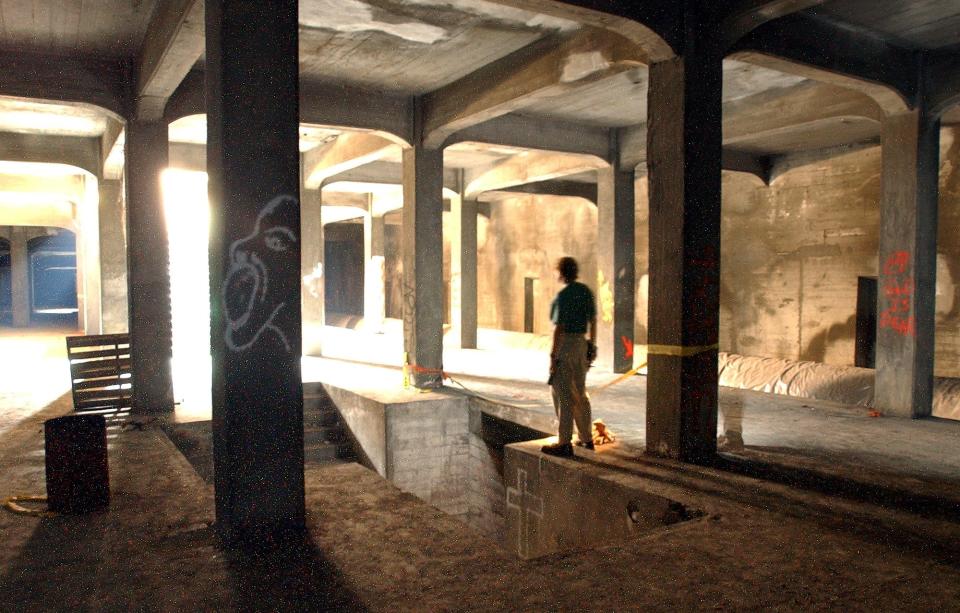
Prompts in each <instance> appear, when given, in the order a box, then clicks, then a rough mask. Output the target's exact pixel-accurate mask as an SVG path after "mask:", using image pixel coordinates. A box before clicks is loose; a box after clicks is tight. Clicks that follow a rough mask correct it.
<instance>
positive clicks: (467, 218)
mask: <svg viewBox="0 0 960 613" xmlns="http://www.w3.org/2000/svg"><path fill="white" fill-rule="evenodd" d="M450 212H451V214H452V219H453V236H452V239H453V240H452V243H451V245H450V283H451V288H450V298H451V300H450V303H451V304H450V309H451V316H452V317H451V319H452V321H451V323H452V327H453V329H454V330H456V331H457V332H458V334H459V336H460V347H461V348H463V349H476V348H477V201H476V200H465V199H464V198H463V197H462V196H461V197H459V198H454V199H452V200H451V203H450Z"/></svg>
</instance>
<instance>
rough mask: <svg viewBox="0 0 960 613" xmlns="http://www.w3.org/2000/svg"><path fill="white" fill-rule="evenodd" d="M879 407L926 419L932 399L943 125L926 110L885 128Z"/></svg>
mask: <svg viewBox="0 0 960 613" xmlns="http://www.w3.org/2000/svg"><path fill="white" fill-rule="evenodd" d="M881 139H882V148H883V149H882V150H883V154H882V155H883V192H882V193H883V196H882V200H881V203H880V270H879V273H880V275H879V288H878V289H879V291H878V292H877V313H878V314H877V346H876V365H877V371H876V405H877V407H878V408H880V409H882V410H883V411H884V412H887V413H890V414H894V415H901V416H904V417H926V416H929V415H930V413H931V410H932V402H933V352H934V335H935V322H934V318H935V306H936V305H935V300H936V283H937V279H936V272H937V189H938V185H937V181H938V171H939V164H940V124H939V122H938V121H935V120H930V119H929V118H928V117H926V116H925V115H924V113H923V111H922V110H915V111H910V112H908V113H903V114H900V115H896V116H893V117H887V118H886V120H885V122H884V125H883V129H882V133H881Z"/></svg>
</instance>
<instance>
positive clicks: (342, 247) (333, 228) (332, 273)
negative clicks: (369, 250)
mask: <svg viewBox="0 0 960 613" xmlns="http://www.w3.org/2000/svg"><path fill="white" fill-rule="evenodd" d="M323 241H324V245H323V261H324V269H325V274H324V277H325V279H326V281H325V282H324V283H325V284H324V290H325V292H326V294H325V295H326V302H325V304H326V310H327V313H331V314H334V313H339V314H341V315H361V316H362V315H363V276H364V275H363V269H364V266H363V224H359V223H351V222H340V223H332V224H329V225H326V226H324V228H323Z"/></svg>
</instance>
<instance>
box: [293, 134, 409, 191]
mask: <svg viewBox="0 0 960 613" xmlns="http://www.w3.org/2000/svg"><path fill="white" fill-rule="evenodd" d="M399 148H400V146H399V145H397V144H396V143H395V142H393V141H390V140H388V139H386V138H384V137H382V136H378V135H376V134H372V133H363V132H349V133H344V134H341V135H340V136H338V137H337V138H335V139H334V140H332V141H331V142H329V143H326V144H324V145H321V146H319V147H316V148H314V149H311V150H309V151H307V152H306V153H304V154H303V176H304V186H305V187H307V188H308V189H316V188H318V187H319V186H320V185H321V184H322V183H323V182H324V180H326V179H328V178H330V177H333V176H335V175H338V174H341V173H343V172H346V171H348V170H351V169H353V168H358V167H360V166H364V165H366V164H369V163H370V162H375V161H377V160H380V159H382V158H383V157H384V156H386V155H389V154H390V153H393V152H395V151H397V150H399Z"/></svg>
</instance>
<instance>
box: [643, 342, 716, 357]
mask: <svg viewBox="0 0 960 613" xmlns="http://www.w3.org/2000/svg"><path fill="white" fill-rule="evenodd" d="M719 348H720V344H719V343H714V344H713V345H694V346H690V347H684V346H682V345H647V355H670V356H674V357H678V358H689V357H690V356H694V355H700V354H701V353H706V352H708V351H713V350H714V349H719Z"/></svg>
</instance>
